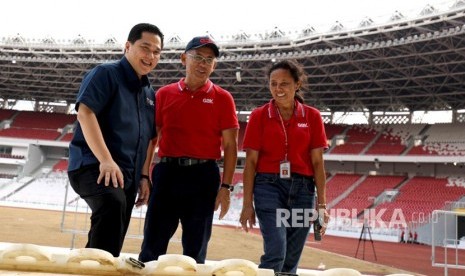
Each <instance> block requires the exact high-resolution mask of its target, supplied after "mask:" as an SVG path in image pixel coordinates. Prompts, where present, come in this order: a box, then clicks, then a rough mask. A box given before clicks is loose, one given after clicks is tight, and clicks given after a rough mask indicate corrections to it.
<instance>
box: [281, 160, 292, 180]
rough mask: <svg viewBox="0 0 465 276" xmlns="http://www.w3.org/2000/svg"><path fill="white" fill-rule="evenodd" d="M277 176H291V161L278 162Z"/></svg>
mask: <svg viewBox="0 0 465 276" xmlns="http://www.w3.org/2000/svg"><path fill="white" fill-rule="evenodd" d="M279 176H280V177H281V178H291V162H289V161H281V163H280V164H279Z"/></svg>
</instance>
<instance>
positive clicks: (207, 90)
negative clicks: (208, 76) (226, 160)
mask: <svg viewBox="0 0 465 276" xmlns="http://www.w3.org/2000/svg"><path fill="white" fill-rule="evenodd" d="M155 119H156V126H157V127H159V128H160V130H161V131H160V132H161V133H160V135H161V136H160V141H159V148H158V156H159V157H164V156H169V157H182V156H184V157H192V158H199V159H220V158H221V139H222V136H221V132H222V131H223V130H225V129H231V128H239V122H238V120H237V115H236V106H235V104H234V100H233V98H232V96H231V94H230V93H229V92H228V91H226V90H224V89H222V88H221V87H219V86H218V85H215V84H213V83H212V82H211V81H210V80H208V82H207V83H206V84H205V85H204V86H202V87H201V88H199V89H198V90H197V91H190V90H188V88H187V86H186V84H185V83H184V79H181V80H180V81H179V82H177V83H172V84H169V85H166V86H164V87H161V88H160V89H159V90H158V91H157V93H156V116H155Z"/></svg>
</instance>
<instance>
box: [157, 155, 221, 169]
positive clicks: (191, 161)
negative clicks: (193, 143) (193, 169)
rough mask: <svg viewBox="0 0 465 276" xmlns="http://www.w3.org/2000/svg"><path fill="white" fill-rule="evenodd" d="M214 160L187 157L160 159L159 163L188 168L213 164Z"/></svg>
mask: <svg viewBox="0 0 465 276" xmlns="http://www.w3.org/2000/svg"><path fill="white" fill-rule="evenodd" d="M214 161H215V160H214V159H196V158H189V157H162V158H161V159H160V163H168V164H175V165H178V166H181V167H188V166H193V165H199V164H205V163H207V162H214Z"/></svg>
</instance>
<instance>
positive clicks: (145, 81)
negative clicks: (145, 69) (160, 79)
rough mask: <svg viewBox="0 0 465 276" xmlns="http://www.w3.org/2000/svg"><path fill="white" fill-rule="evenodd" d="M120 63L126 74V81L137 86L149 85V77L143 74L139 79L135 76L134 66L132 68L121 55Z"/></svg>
mask: <svg viewBox="0 0 465 276" xmlns="http://www.w3.org/2000/svg"><path fill="white" fill-rule="evenodd" d="M121 65H122V66H123V68H124V74H125V75H126V77H127V79H128V82H129V83H130V85H131V86H132V85H134V86H138V87H144V86H150V82H149V78H148V76H147V75H143V76H142V78H141V79H140V80H139V78H138V77H137V74H136V71H135V70H134V68H132V66H131V64H130V63H129V61H128V59H127V58H126V57H125V56H123V57H122V58H121Z"/></svg>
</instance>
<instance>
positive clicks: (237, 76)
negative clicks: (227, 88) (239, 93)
mask: <svg viewBox="0 0 465 276" xmlns="http://www.w3.org/2000/svg"><path fill="white" fill-rule="evenodd" d="M236 80H237V81H238V82H241V81H242V77H241V67H236Z"/></svg>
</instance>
